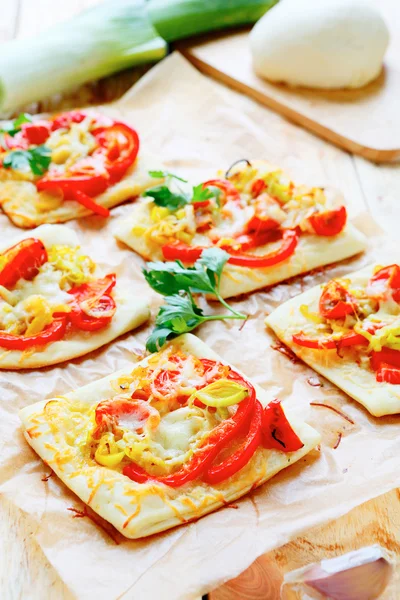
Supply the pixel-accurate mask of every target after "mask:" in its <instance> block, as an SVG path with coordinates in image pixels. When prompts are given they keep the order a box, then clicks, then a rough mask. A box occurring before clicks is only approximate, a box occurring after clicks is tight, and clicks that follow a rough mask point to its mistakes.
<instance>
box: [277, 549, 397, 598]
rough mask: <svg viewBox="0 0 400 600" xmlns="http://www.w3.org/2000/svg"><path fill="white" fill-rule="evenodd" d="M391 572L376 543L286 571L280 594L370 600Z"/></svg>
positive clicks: (386, 580)
mask: <svg viewBox="0 0 400 600" xmlns="http://www.w3.org/2000/svg"><path fill="white" fill-rule="evenodd" d="M392 574H393V564H392V562H391V560H390V558H389V555H388V552H387V551H386V550H384V549H383V548H381V547H380V546H378V545H374V546H369V547H366V548H361V549H360V550H356V551H354V552H349V553H347V554H344V555H343V556H339V557H337V558H332V559H326V560H322V561H321V562H320V563H313V564H311V565H308V566H306V567H304V568H302V569H297V570H296V571H291V572H290V573H287V574H286V575H285V578H284V582H283V586H282V596H281V597H282V600H291V599H293V600H294V599H295V598H299V599H300V598H301V599H302V600H303V599H307V600H308V599H310V600H311V599H313V600H314V599H315V600H317V599H318V600H319V599H325V598H326V599H329V600H374V599H376V598H379V597H380V595H381V594H382V593H383V591H384V590H385V588H386V587H387V585H388V583H389V581H390V579H391V577H392ZM296 592H300V593H301V595H298V594H296Z"/></svg>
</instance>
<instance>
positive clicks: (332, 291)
mask: <svg viewBox="0 0 400 600" xmlns="http://www.w3.org/2000/svg"><path fill="white" fill-rule="evenodd" d="M355 310H356V303H355V299H353V298H352V296H351V294H350V293H349V292H348V291H347V290H346V289H345V288H344V287H343V286H342V285H341V284H340V283H339V282H338V281H335V280H332V281H330V282H329V283H328V284H327V285H326V286H325V287H324V289H323V291H322V294H321V297H320V299H319V312H320V314H321V316H322V317H324V318H325V319H343V318H344V317H345V316H346V315H350V314H354V313H355Z"/></svg>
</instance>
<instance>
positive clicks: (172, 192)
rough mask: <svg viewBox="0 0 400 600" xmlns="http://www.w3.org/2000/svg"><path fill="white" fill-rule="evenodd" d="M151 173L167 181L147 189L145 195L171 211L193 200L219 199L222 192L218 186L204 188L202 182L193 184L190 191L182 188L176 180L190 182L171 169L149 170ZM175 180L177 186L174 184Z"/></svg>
mask: <svg viewBox="0 0 400 600" xmlns="http://www.w3.org/2000/svg"><path fill="white" fill-rule="evenodd" d="M149 175H150V176H151V177H156V178H161V177H164V178H165V179H166V181H165V184H163V185H157V186H155V187H153V188H150V189H148V190H146V191H145V192H144V196H148V197H150V198H152V199H153V202H154V204H157V206H162V207H164V208H167V209H168V210H171V211H176V210H178V209H179V208H183V207H184V206H186V204H190V203H193V202H204V201H205V200H209V199H210V198H214V197H215V198H217V199H218V198H219V195H220V193H221V190H219V189H218V188H213V189H211V188H209V187H206V188H204V187H203V184H202V183H199V185H195V186H193V187H192V188H191V190H190V191H188V190H186V189H182V188H181V187H180V186H179V184H177V183H176V182H177V181H180V182H182V183H188V182H187V181H186V179H182V178H181V177H178V176H177V175H174V174H173V173H170V172H169V171H149ZM174 180H175V186H172V183H173V182H174ZM171 188H172V189H171Z"/></svg>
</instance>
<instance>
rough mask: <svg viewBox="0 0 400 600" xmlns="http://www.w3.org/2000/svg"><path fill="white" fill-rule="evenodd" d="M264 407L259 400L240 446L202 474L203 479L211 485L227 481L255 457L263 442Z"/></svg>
mask: <svg viewBox="0 0 400 600" xmlns="http://www.w3.org/2000/svg"><path fill="white" fill-rule="evenodd" d="M262 417H263V409H262V406H261V404H260V403H259V401H258V400H256V402H255V406H254V410H253V415H252V418H251V422H250V427H249V431H248V433H247V434H246V436H245V438H244V440H243V441H242V443H241V444H240V446H239V447H238V448H237V450H235V452H234V453H233V454H231V455H230V456H229V457H228V458H226V459H225V460H223V461H221V462H220V463H218V464H216V465H212V466H211V467H209V468H208V469H207V471H206V472H205V473H204V475H203V476H202V480H203V481H205V482H206V483H210V484H211V485H216V484H218V483H221V482H222V481H225V479H228V478H229V477H232V476H233V475H235V474H236V473H237V472H238V471H240V470H241V469H243V467H245V466H246V465H247V463H248V462H249V461H250V459H251V458H252V457H253V455H254V453H255V451H256V450H257V448H258V447H259V445H260V442H261V425H262Z"/></svg>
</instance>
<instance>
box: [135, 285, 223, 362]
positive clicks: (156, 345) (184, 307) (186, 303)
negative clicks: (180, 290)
mask: <svg viewBox="0 0 400 600" xmlns="http://www.w3.org/2000/svg"><path fill="white" fill-rule="evenodd" d="M211 318H213V317H211ZM207 320H210V317H206V316H204V315H203V311H202V310H201V308H199V307H198V306H197V305H196V303H195V302H194V300H193V298H192V296H191V294H188V293H185V294H184V295H178V294H176V295H174V296H167V297H166V298H165V304H164V306H162V307H161V308H160V312H159V313H158V315H157V318H156V327H155V329H154V331H153V332H152V333H151V335H150V337H149V338H148V340H147V342H146V348H147V350H148V351H149V352H157V351H158V350H159V349H160V348H161V347H162V346H163V345H164V344H165V342H166V341H168V340H170V339H172V338H173V337H176V336H177V335H181V334H182V333H188V332H189V331H192V329H194V328H195V327H197V326H198V325H200V324H201V323H203V322H204V321H207Z"/></svg>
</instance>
